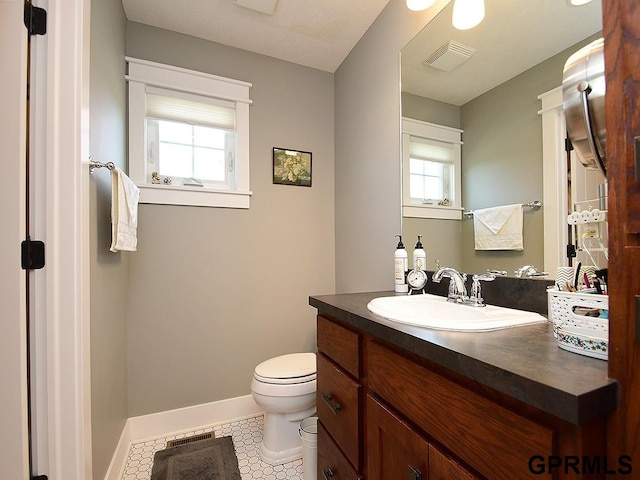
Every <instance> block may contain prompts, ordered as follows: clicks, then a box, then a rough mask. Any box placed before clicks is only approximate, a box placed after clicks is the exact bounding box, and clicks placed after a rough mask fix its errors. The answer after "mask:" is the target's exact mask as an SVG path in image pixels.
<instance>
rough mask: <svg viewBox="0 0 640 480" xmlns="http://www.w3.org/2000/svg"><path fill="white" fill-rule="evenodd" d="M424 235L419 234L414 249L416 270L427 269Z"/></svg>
mask: <svg viewBox="0 0 640 480" xmlns="http://www.w3.org/2000/svg"><path fill="white" fill-rule="evenodd" d="M421 239H422V235H418V242H417V243H416V248H415V249H414V250H413V268H415V269H416V270H426V269H427V253H426V252H425V251H424V249H423V248H422V242H421Z"/></svg>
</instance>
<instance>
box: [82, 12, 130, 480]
mask: <svg viewBox="0 0 640 480" xmlns="http://www.w3.org/2000/svg"><path fill="white" fill-rule="evenodd" d="M125 40H126V19H125V15H124V10H123V8H122V3H121V2H113V1H111V0H93V1H92V2H91V67H90V68H91V72H90V74H91V78H90V95H91V97H90V102H91V103H90V108H91V126H90V130H91V132H90V142H91V143H90V145H91V146H90V149H91V155H92V156H93V158H94V159H95V160H99V161H103V162H107V161H112V162H114V163H116V164H117V165H118V166H119V167H121V168H123V169H124V168H126V151H125V146H126V143H127V142H126V130H125V112H126V89H125V84H124V82H123V76H124V73H125V62H124V52H125ZM89 208H90V217H91V218H90V229H91V232H90V238H91V247H90V252H91V253H90V256H91V264H90V275H91V279H90V281H91V426H92V430H91V434H92V453H93V478H96V479H100V478H104V476H105V474H106V472H107V468H108V467H109V462H110V461H111V457H112V456H113V453H114V451H115V448H116V445H117V443H118V440H119V438H120V434H121V433H122V429H123V428H124V425H125V422H126V419H127V416H128V408H127V350H126V347H127V336H126V335H127V297H128V294H127V293H128V284H129V280H128V264H129V262H128V259H129V258H130V254H129V253H111V252H109V245H110V242H111V213H110V208H111V178H110V174H109V172H108V171H107V170H106V169H99V170H96V171H95V172H94V174H93V175H92V177H91V182H90V206H89Z"/></svg>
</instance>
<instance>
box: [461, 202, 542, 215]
mask: <svg viewBox="0 0 640 480" xmlns="http://www.w3.org/2000/svg"><path fill="white" fill-rule="evenodd" d="M522 206H523V207H529V208H531V209H532V210H540V208H542V202H541V201H540V200H534V201H533V202H529V203H523V204H522ZM463 215H464V216H465V217H467V218H471V217H473V210H469V211H466V212H464V213H463Z"/></svg>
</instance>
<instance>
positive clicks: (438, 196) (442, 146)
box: [402, 118, 462, 220]
mask: <svg viewBox="0 0 640 480" xmlns="http://www.w3.org/2000/svg"><path fill="white" fill-rule="evenodd" d="M402 129H403V135H402V137H403V146H402V151H403V189H402V190H403V215H404V216H407V217H422V218H445V219H458V220H459V219H461V218H462V216H461V212H462V209H461V207H460V203H461V202H460V145H461V143H462V142H461V141H460V135H461V133H462V131H461V130H458V129H454V128H450V127H443V126H440V125H435V124H431V123H426V122H420V121H417V120H411V119H406V118H405V119H403V122H402Z"/></svg>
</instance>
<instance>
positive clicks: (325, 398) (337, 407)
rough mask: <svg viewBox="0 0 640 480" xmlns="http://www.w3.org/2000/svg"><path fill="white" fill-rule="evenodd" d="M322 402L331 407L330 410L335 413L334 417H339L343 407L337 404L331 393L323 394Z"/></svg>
mask: <svg viewBox="0 0 640 480" xmlns="http://www.w3.org/2000/svg"><path fill="white" fill-rule="evenodd" d="M322 400H323V401H324V403H325V404H326V405H327V407H329V409H330V410H331V411H332V412H333V414H334V415H337V414H338V412H339V411H340V410H342V405H340V404H339V403H338V402H336V401H335V400H334V399H333V397H332V396H331V394H330V393H323V394H322Z"/></svg>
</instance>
